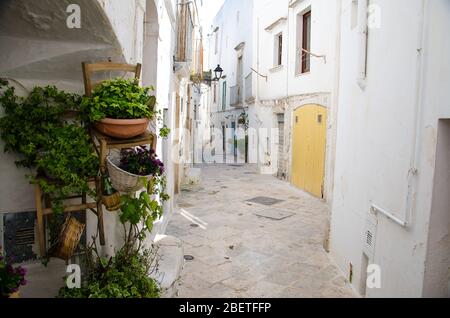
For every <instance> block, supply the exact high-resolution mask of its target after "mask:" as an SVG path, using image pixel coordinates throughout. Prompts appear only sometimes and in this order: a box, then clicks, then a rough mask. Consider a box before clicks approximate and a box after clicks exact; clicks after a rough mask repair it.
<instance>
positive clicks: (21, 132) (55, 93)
mask: <svg viewBox="0 0 450 318" xmlns="http://www.w3.org/2000/svg"><path fill="white" fill-rule="evenodd" d="M0 90H2V91H3V93H0V105H1V106H2V107H3V109H4V113H5V114H4V116H3V117H2V118H0V136H1V138H2V139H3V141H4V142H5V148H4V150H5V152H9V153H18V154H20V155H21V158H20V159H18V160H17V161H16V164H17V165H18V166H22V167H27V168H32V167H34V166H35V163H36V159H37V154H38V151H39V150H42V149H45V148H46V147H47V145H48V142H49V138H48V136H49V134H50V132H51V131H52V130H53V129H55V128H57V127H62V126H64V125H65V120H64V118H63V115H64V114H65V113H67V112H68V111H71V110H76V109H77V108H78V107H79V105H80V102H81V97H80V96H79V95H76V94H69V93H66V92H63V91H60V90H58V89H57V88H56V87H54V86H47V87H35V88H34V89H33V90H32V91H31V92H30V93H29V95H28V96H27V97H25V98H23V97H19V96H17V95H16V92H15V88H14V87H12V86H9V83H8V81H6V80H1V79H0Z"/></svg>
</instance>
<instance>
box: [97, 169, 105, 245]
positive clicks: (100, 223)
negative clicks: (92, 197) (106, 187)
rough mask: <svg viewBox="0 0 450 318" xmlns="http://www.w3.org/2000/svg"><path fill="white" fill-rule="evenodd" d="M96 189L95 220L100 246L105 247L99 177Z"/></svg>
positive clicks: (100, 179) (100, 180)
mask: <svg viewBox="0 0 450 318" xmlns="http://www.w3.org/2000/svg"><path fill="white" fill-rule="evenodd" d="M96 187H97V219H98V231H99V238H100V245H101V246H105V228H104V225H103V202H102V195H103V193H102V189H103V184H102V178H101V177H97V182H96Z"/></svg>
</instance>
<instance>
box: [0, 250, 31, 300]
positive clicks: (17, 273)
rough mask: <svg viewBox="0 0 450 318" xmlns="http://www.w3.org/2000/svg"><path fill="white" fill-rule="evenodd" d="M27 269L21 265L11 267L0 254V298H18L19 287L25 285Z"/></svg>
mask: <svg viewBox="0 0 450 318" xmlns="http://www.w3.org/2000/svg"><path fill="white" fill-rule="evenodd" d="M26 274H27V271H26V269H25V268H23V267H20V266H19V267H13V266H12V265H11V264H8V262H7V261H6V260H5V258H4V257H3V256H2V255H1V254H0V298H19V297H20V294H19V289H20V287H21V286H25V285H26V284H27V281H26V280H25V275H26Z"/></svg>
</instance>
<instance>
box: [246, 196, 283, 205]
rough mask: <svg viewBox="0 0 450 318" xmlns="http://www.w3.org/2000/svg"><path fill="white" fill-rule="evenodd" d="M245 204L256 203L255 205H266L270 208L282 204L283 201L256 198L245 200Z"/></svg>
mask: <svg viewBox="0 0 450 318" xmlns="http://www.w3.org/2000/svg"><path fill="white" fill-rule="evenodd" d="M245 202H250V203H257V204H262V205H266V206H272V205H275V204H278V203H281V202H284V200H279V199H275V198H269V197H256V198H253V199H250V200H247V201H245Z"/></svg>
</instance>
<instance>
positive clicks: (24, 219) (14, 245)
mask: <svg viewBox="0 0 450 318" xmlns="http://www.w3.org/2000/svg"><path fill="white" fill-rule="evenodd" d="M35 222H36V213H35V212H27V213H6V214H4V215H3V226H4V231H3V232H4V245H5V246H4V250H5V254H6V256H7V257H8V259H10V260H11V261H12V262H14V263H22V262H26V261H30V260H35V259H36V257H37V256H36V254H35V253H34V252H33V247H34V244H35V243H36V240H35Z"/></svg>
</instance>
